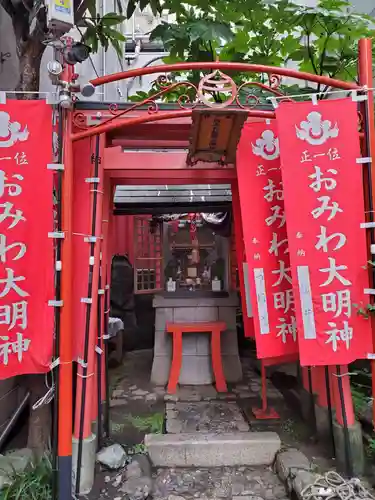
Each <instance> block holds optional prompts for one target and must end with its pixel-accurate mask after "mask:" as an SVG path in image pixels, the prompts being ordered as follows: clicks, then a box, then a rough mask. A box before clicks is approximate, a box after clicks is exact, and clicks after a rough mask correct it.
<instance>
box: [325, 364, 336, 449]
mask: <svg viewBox="0 0 375 500" xmlns="http://www.w3.org/2000/svg"><path fill="white" fill-rule="evenodd" d="M324 371H325V378H326V392H327V407H328V418H329V432H330V436H331V441H332V456H333V457H335V456H336V446H335V436H334V434H333V414H332V400H331V384H330V382H329V368H328V366H325V367H324Z"/></svg>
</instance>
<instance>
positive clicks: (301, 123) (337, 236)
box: [276, 99, 372, 365]
mask: <svg viewBox="0 0 375 500" xmlns="http://www.w3.org/2000/svg"><path fill="white" fill-rule="evenodd" d="M276 117H277V123H278V128H279V136H280V148H281V158H282V175H283V182H284V192H285V209H286V216H287V223H288V238H289V249H290V260H291V266H292V275H293V285H294V290H295V296H296V299H297V300H296V312H297V327H298V332H299V334H298V342H299V349H300V359H301V365H334V364H347V363H351V362H352V361H354V360H355V359H358V358H366V357H367V354H368V353H369V352H372V346H371V344H372V343H371V328H370V321H368V320H366V319H365V318H363V317H362V316H360V315H358V314H357V311H356V309H355V307H354V306H353V304H355V303H358V304H363V303H364V304H366V303H368V302H369V300H368V296H367V297H366V295H365V294H364V290H365V289H366V288H368V271H367V270H366V263H367V251H366V234H365V230H364V229H361V228H360V224H361V222H363V221H364V218H365V214H364V199H363V185H362V167H361V164H358V163H360V161H359V162H358V161H357V159H359V158H360V156H361V154H360V146H359V137H358V130H357V127H358V117H357V105H356V103H355V102H353V101H352V100H351V99H338V100H332V101H319V103H318V104H317V105H314V104H313V103H312V102H301V103H286V102H285V103H280V106H279V107H278V108H277V110H276Z"/></svg>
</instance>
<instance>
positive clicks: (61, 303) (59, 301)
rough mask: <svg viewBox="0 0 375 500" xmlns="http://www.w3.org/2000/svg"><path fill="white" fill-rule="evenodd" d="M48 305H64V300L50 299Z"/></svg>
mask: <svg viewBox="0 0 375 500" xmlns="http://www.w3.org/2000/svg"><path fill="white" fill-rule="evenodd" d="M48 305H49V306H50V307H62V306H63V305H64V301H63V300H55V299H53V300H49V301H48Z"/></svg>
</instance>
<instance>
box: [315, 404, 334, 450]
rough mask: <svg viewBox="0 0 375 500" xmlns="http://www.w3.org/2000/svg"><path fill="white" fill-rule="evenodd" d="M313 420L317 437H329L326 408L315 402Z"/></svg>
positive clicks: (323, 439)
mask: <svg viewBox="0 0 375 500" xmlns="http://www.w3.org/2000/svg"><path fill="white" fill-rule="evenodd" d="M315 420H316V430H317V434H318V438H319V439H320V440H321V441H325V440H326V439H328V438H329V436H330V432H331V426H330V423H329V411H328V408H325V407H324V406H319V405H317V404H315Z"/></svg>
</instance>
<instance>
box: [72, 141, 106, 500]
mask: <svg viewBox="0 0 375 500" xmlns="http://www.w3.org/2000/svg"><path fill="white" fill-rule="evenodd" d="M95 140H96V144H95V154H94V155H93V159H94V165H95V167H94V177H95V178H97V177H98V173H99V161H100V158H99V152H100V139H99V136H96V137H95ZM92 184H93V200H92V224H91V236H92V237H96V211H97V200H98V183H97V182H93V183H92ZM95 243H96V242H95V241H91V242H90V260H89V276H88V287H87V298H88V299H91V301H92V288H93V274H94V264H95V263H94V254H95ZM91 301H90V300H89V302H88V303H87V304H86V325H85V344H84V353H83V364H82V398H81V413H80V418H79V434H78V450H77V474H76V484H75V493H76V496H79V490H80V482H81V466H82V451H83V432H84V422H85V404H86V389H87V368H88V367H87V360H88V354H89V333H90V317H91Z"/></svg>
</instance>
